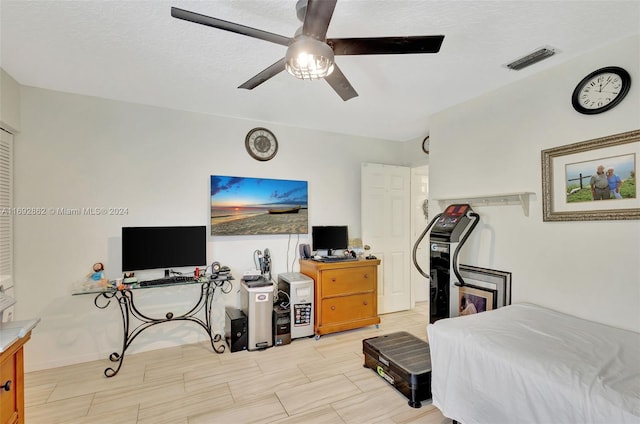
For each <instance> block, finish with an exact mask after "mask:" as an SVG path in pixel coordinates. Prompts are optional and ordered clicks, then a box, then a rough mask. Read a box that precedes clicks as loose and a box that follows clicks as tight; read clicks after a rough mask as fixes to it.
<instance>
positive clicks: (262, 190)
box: [211, 175, 309, 236]
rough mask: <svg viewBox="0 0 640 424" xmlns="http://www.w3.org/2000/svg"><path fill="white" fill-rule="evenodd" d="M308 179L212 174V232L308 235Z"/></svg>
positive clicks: (214, 233)
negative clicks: (296, 179) (277, 178)
mask: <svg viewBox="0 0 640 424" xmlns="http://www.w3.org/2000/svg"><path fill="white" fill-rule="evenodd" d="M307 202H308V184H307V182H306V181H294V180H274V179H268V178H248V177H229V176H220V175H212V176H211V235H212V236H231V235H249V234H307V233H308V232H309V223H308V209H307Z"/></svg>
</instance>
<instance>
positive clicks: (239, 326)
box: [224, 306, 247, 352]
mask: <svg viewBox="0 0 640 424" xmlns="http://www.w3.org/2000/svg"><path fill="white" fill-rule="evenodd" d="M224 339H225V340H226V342H227V345H228V346H229V349H230V350H231V352H238V351H240V350H247V316H246V315H245V314H244V312H242V311H241V310H240V309H238V308H233V307H231V306H227V307H225V321H224Z"/></svg>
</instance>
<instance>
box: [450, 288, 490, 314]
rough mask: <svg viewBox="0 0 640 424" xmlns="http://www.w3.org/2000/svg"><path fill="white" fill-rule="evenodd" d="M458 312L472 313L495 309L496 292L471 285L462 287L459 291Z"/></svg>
mask: <svg viewBox="0 0 640 424" xmlns="http://www.w3.org/2000/svg"><path fill="white" fill-rule="evenodd" d="M458 299H459V302H458V305H459V309H458V314H459V315H460V316H463V315H471V314H479V313H480V312H485V311H490V310H492V309H495V292H494V291H493V290H483V289H476V288H473V287H470V286H463V287H460V290H459V291H458Z"/></svg>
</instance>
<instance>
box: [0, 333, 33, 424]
mask: <svg viewBox="0 0 640 424" xmlns="http://www.w3.org/2000/svg"><path fill="white" fill-rule="evenodd" d="M30 337H31V331H29V332H28V333H27V334H26V335H25V336H24V337H22V338H20V339H18V340H16V341H15V342H14V343H13V344H11V345H10V346H9V347H8V348H7V349H6V350H4V351H3V352H2V353H0V424H15V423H24V367H23V365H24V353H23V352H24V350H23V346H24V344H25V343H26V342H27V341H28V340H29V338H30Z"/></svg>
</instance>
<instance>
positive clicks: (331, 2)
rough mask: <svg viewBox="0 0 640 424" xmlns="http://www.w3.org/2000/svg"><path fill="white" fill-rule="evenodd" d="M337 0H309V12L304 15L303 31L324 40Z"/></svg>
mask: <svg viewBox="0 0 640 424" xmlns="http://www.w3.org/2000/svg"><path fill="white" fill-rule="evenodd" d="M336 2H337V0H307V13H306V14H305V15H304V23H303V24H302V33H303V34H304V35H307V36H309V37H313V38H315V39H316V40H320V41H324V39H325V38H326V36H327V28H329V22H330V21H331V16H333V10H334V9H335V7H336Z"/></svg>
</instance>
